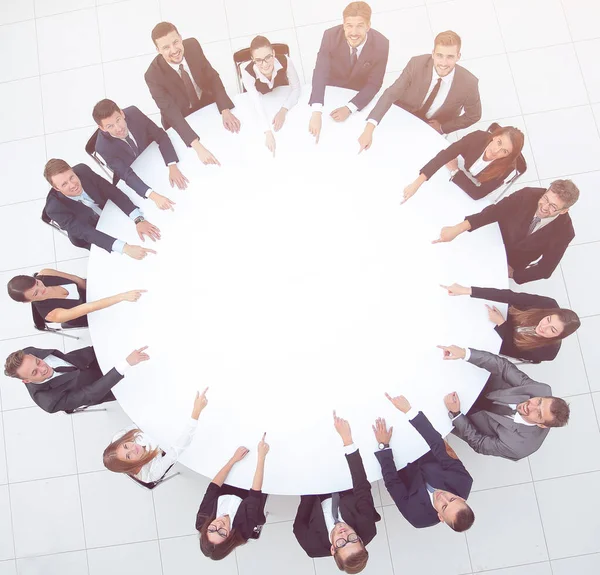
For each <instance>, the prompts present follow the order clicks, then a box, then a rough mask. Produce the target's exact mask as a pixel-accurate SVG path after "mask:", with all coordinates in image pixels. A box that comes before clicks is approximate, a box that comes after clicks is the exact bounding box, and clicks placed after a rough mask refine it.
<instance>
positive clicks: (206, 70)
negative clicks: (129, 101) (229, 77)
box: [144, 38, 234, 147]
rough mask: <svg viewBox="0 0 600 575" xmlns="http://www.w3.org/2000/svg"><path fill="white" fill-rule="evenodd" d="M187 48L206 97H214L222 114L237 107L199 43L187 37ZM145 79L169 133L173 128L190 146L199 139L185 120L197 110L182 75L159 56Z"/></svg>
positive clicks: (186, 54)
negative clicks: (191, 106) (192, 103)
mask: <svg viewBox="0 0 600 575" xmlns="http://www.w3.org/2000/svg"><path fill="white" fill-rule="evenodd" d="M183 49H184V58H185V61H186V64H187V66H188V68H189V70H190V71H191V73H192V77H193V79H194V82H196V84H197V85H198V87H199V88H200V89H201V90H202V92H203V98H204V96H205V95H206V96H210V97H211V98H212V100H213V101H214V102H216V104H217V108H218V109H219V112H222V111H223V110H226V109H231V108H233V107H234V106H233V102H232V101H231V100H230V99H229V96H228V95H227V92H225V88H224V87H223V82H221V78H220V77H219V74H218V73H217V72H216V70H215V69H214V68H213V67H212V66H211V65H210V62H209V61H208V60H207V59H206V56H205V55H204V52H203V51H202V48H201V47H200V43H199V42H198V40H196V38H187V39H186V40H184V41H183ZM144 78H145V79H146V84H148V88H149V90H150V94H151V95H152V97H153V98H154V101H155V102H156V105H157V106H158V108H159V109H160V117H161V121H162V125H163V127H164V128H165V130H166V129H167V128H169V127H170V126H173V128H174V129H175V131H176V132H177V133H178V134H179V135H180V136H181V139H182V140H183V141H184V142H185V144H186V145H187V146H188V147H189V146H190V145H191V143H192V142H193V141H194V140H195V139H196V138H198V134H196V132H194V130H192V128H191V127H190V125H189V124H188V123H187V122H186V120H185V117H186V116H187V115H188V114H190V113H191V112H193V111H195V110H194V109H193V108H190V103H189V100H188V97H187V94H186V92H185V87H184V85H183V80H182V79H181V76H180V75H179V74H178V73H177V72H176V71H175V70H173V68H171V66H170V65H169V64H168V63H167V61H166V60H165V59H164V58H163V57H162V56H161V55H160V54H159V55H158V56H156V58H154V60H152V63H151V64H150V66H149V67H148V70H147V71H146V74H145V75H144Z"/></svg>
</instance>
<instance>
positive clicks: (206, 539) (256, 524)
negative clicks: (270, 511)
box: [196, 433, 269, 561]
mask: <svg viewBox="0 0 600 575" xmlns="http://www.w3.org/2000/svg"><path fill="white" fill-rule="evenodd" d="M265 435H266V433H265V434H264V435H263V436H262V439H261V440H260V442H259V444H258V454H257V459H256V471H255V472H254V478H253V479H252V487H251V488H250V489H249V490H248V489H240V488H239V487H233V486H232V485H227V484H226V483H225V480H226V479H227V476H228V475H229V472H230V471H231V468H232V467H233V466H234V465H235V464H236V463H237V462H238V461H241V460H242V459H243V458H244V457H245V456H246V455H247V454H248V449H247V448H245V447H238V448H237V449H236V450H235V453H234V454H233V456H232V457H231V459H230V460H229V461H228V462H227V463H226V464H225V466H224V467H223V468H222V469H221V471H219V473H217V475H215V477H214V478H213V480H212V481H211V482H210V485H209V486H208V489H207V490H206V493H205V494H204V497H203V498H202V502H201V503H200V508H199V509H198V514H197V515H196V529H197V530H198V531H199V532H200V550H201V551H202V553H203V554H204V555H205V556H206V557H210V558H211V559H212V560H213V561H219V560H221V559H223V558H225V557H227V555H229V554H230V553H231V552H232V551H233V550H234V549H235V548H236V547H239V546H240V545H244V544H245V543H247V542H248V539H256V538H258V536H259V534H260V528H261V526H262V525H264V524H265V522H266V520H267V519H266V517H265V503H266V502H267V496H266V495H265V494H263V492H262V484H263V476H264V473H265V459H266V457H267V453H268V452H269V444H268V443H266V442H265Z"/></svg>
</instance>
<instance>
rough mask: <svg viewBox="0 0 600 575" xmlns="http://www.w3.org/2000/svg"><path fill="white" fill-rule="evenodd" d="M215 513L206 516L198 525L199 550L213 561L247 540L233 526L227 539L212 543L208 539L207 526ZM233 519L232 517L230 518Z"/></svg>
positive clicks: (222, 557) (221, 557)
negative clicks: (215, 543) (216, 543)
mask: <svg viewBox="0 0 600 575" xmlns="http://www.w3.org/2000/svg"><path fill="white" fill-rule="evenodd" d="M215 517H216V515H211V516H210V517H207V518H206V521H205V522H204V523H203V524H202V526H201V527H200V551H202V553H203V554H204V556H205V557H208V558H210V559H212V560H213V561H220V560H221V559H224V558H225V557H227V555H229V554H230V553H231V552H232V551H233V550H234V549H235V548H236V547H239V546H240V545H245V544H246V543H247V542H248V540H247V539H244V538H243V537H242V534H241V533H240V532H239V531H238V530H237V529H236V528H235V527H234V528H233V529H231V530H230V531H229V535H228V536H227V539H225V540H224V541H223V543H220V544H219V545H214V544H213V543H211V542H210V541H209V540H208V531H207V530H208V526H209V525H210V524H211V523H212V522H213V521H214V520H215ZM232 521H233V519H232Z"/></svg>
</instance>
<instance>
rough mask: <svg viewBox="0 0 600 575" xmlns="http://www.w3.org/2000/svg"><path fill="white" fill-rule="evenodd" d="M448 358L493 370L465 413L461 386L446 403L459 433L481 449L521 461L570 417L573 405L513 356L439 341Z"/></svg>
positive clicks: (455, 431)
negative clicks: (519, 365)
mask: <svg viewBox="0 0 600 575" xmlns="http://www.w3.org/2000/svg"><path fill="white" fill-rule="evenodd" d="M438 347H439V348H440V349H442V350H444V359H464V360H465V361H468V362H469V363H472V364H473V365H476V366H477V367H481V368H483V369H487V370H488V371H489V372H490V373H491V375H490V378H489V379H488V381H487V383H486V384H485V387H484V388H483V391H482V392H481V394H480V395H479V397H478V398H477V401H475V403H474V404H473V407H472V408H471V409H470V410H469V412H468V414H467V415H465V414H464V413H462V412H461V410H460V399H459V397H458V394H457V393H456V392H453V393H450V394H448V395H447V396H446V397H445V398H444V403H445V404H446V407H447V408H448V416H449V417H450V418H451V419H452V424H453V425H454V430H453V431H452V432H453V433H454V434H455V435H458V437H460V438H461V439H463V440H464V441H466V442H467V443H468V444H469V445H470V446H471V447H472V448H473V449H474V450H475V451H476V452H477V453H481V454H483V455H496V456H498V457H504V458H506V459H512V460H513V461H518V460H519V459H522V458H523V457H527V456H528V455H531V454H532V453H534V452H536V451H537V450H538V449H539V448H540V446H541V445H542V443H543V442H544V439H545V438H546V436H547V435H548V432H549V431H550V429H549V428H550V427H563V426H564V425H566V424H567V423H568V422H569V413H570V412H569V406H568V404H567V403H566V402H565V401H564V399H560V398H558V397H552V389H551V388H550V386H549V385H547V384H546V383H539V382H537V381H534V380H533V379H530V378H529V376H528V375H527V374H525V373H523V372H522V371H521V370H520V369H517V368H516V367H515V365H514V364H513V363H512V362H510V361H509V360H508V359H505V358H503V357H500V356H498V355H494V354H493V353H489V352H487V351H479V350H476V349H463V348H462V347H458V346H456V345H451V346H450V347H444V346H438Z"/></svg>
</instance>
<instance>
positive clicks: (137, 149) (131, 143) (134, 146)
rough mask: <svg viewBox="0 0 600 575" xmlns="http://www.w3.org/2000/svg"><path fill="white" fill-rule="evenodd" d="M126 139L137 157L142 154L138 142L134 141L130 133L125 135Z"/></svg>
mask: <svg viewBox="0 0 600 575" xmlns="http://www.w3.org/2000/svg"><path fill="white" fill-rule="evenodd" d="M125 141H126V142H127V143H128V144H129V147H130V148H131V149H132V151H133V155H134V156H135V157H136V158H137V157H138V156H139V155H140V150H139V148H138V147H137V144H136V143H135V142H134V141H133V138H132V137H131V136H130V135H127V136H125Z"/></svg>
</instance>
